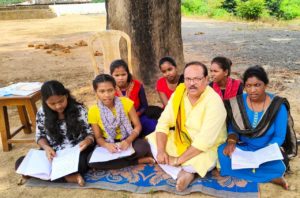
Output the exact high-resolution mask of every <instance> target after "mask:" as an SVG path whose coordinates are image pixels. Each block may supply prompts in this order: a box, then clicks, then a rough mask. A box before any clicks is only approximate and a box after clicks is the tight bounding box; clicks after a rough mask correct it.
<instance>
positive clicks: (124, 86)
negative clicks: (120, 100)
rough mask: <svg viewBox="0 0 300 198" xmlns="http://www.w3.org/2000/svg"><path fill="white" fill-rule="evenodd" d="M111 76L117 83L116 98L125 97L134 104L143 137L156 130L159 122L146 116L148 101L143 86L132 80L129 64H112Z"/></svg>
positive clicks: (114, 62) (119, 62) (119, 60)
mask: <svg viewBox="0 0 300 198" xmlns="http://www.w3.org/2000/svg"><path fill="white" fill-rule="evenodd" d="M110 74H111V75H112V76H113V77H114V79H115V80H116V83H117V87H116V96H125V97H128V98H129V99H131V100H132V101H133V102H134V107H135V110H136V112H137V114H138V116H139V118H140V121H141V124H142V132H141V136H146V135H148V134H149V133H151V132H153V131H154V130H155V127H156V124H157V120H155V119H152V118H149V117H148V116H147V115H145V111H146V109H147V108H148V101H147V98H146V94H145V89H144V87H143V84H142V83H141V82H139V81H138V80H135V79H133V78H132V75H131V73H130V72H129V69H128V65H127V63H126V62H125V61H124V60H122V59H118V60H115V61H113V62H112V63H111V64H110Z"/></svg>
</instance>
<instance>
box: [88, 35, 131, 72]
mask: <svg viewBox="0 0 300 198" xmlns="http://www.w3.org/2000/svg"><path fill="white" fill-rule="evenodd" d="M121 38H124V39H125V40H126V44H127V52H128V53H127V60H128V68H129V71H130V73H131V74H133V73H132V72H133V70H132V65H131V40H130V38H129V36H128V35H127V34H126V33H125V32H122V31H119V30H106V31H102V32H98V33H96V34H94V35H93V36H92V37H91V38H90V40H89V45H88V46H89V50H90V57H91V61H92V65H93V70H94V75H95V76H96V75H98V74H99V73H100V68H99V64H97V60H96V57H95V55H94V53H95V49H94V44H95V42H96V41H99V43H100V47H101V48H102V53H103V68H102V69H103V72H104V73H107V74H109V73H110V71H109V66H110V64H111V62H112V61H114V60H116V59H120V58H121V55H120V39H121Z"/></svg>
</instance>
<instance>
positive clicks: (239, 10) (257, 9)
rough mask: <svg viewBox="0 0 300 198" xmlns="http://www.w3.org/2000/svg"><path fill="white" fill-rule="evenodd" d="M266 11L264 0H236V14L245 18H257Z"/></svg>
mask: <svg viewBox="0 0 300 198" xmlns="http://www.w3.org/2000/svg"><path fill="white" fill-rule="evenodd" d="M263 13H266V9H265V0H248V1H241V0H237V6H236V14H237V15H238V16H239V17H241V18H245V19H247V20H257V19H259V17H260V16H261V15H262V14H263Z"/></svg>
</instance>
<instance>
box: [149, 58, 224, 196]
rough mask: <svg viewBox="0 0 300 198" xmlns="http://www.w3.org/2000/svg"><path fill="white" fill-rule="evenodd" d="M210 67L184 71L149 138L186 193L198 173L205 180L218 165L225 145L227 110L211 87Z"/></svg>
mask: <svg viewBox="0 0 300 198" xmlns="http://www.w3.org/2000/svg"><path fill="white" fill-rule="evenodd" d="M207 73H208V72H207V67H206V66H205V65H204V64H202V63H201V62H191V63H188V64H187V65H186V66H185V68H184V84H180V85H179V86H178V87H177V88H176V90H175V92H174V93H173V95H172V97H171V98H170V100H169V102H168V104H167V106H166V107H165V110H164V112H163V113H162V115H161V117H160V118H159V120H158V124H157V126H156V129H155V132H154V133H152V134H150V135H149V136H147V138H148V141H149V143H150V145H151V150H152V153H153V156H154V157H155V158H156V160H157V162H158V163H159V164H160V166H161V167H162V168H163V170H164V171H165V172H167V173H168V174H170V175H171V176H172V177H173V178H174V179H177V183H176V189H177V190H178V191H183V190H185V189H186V188H187V186H188V185H189V184H190V183H191V182H192V181H193V179H194V176H195V173H197V174H199V175H200V176H201V177H204V176H205V175H206V173H207V172H208V171H210V170H212V169H213V168H214V167H215V166H216V163H217V158H218V155H217V148H218V146H219V145H220V144H222V143H224V142H225V140H226V137H227V133H226V125H225V119H226V110H225V108H224V105H223V101H222V99H221V98H220V96H219V95H218V94H217V93H216V92H215V91H214V90H213V89H212V88H211V87H209V86H207V83H208V75H207Z"/></svg>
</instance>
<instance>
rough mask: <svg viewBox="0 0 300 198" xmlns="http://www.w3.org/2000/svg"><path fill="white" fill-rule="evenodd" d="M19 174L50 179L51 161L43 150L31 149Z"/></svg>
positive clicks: (21, 165) (18, 170) (20, 167)
mask: <svg viewBox="0 0 300 198" xmlns="http://www.w3.org/2000/svg"><path fill="white" fill-rule="evenodd" d="M17 173H18V174H22V175H28V176H32V177H36V178H40V179H43V180H49V179H50V174H51V163H50V162H49V160H48V159H47V156H46V153H45V151H43V150H36V149H30V150H29V152H28V154H27V155H26V157H25V158H24V160H23V161H22V163H21V164H20V166H19V168H18V169H17Z"/></svg>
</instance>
